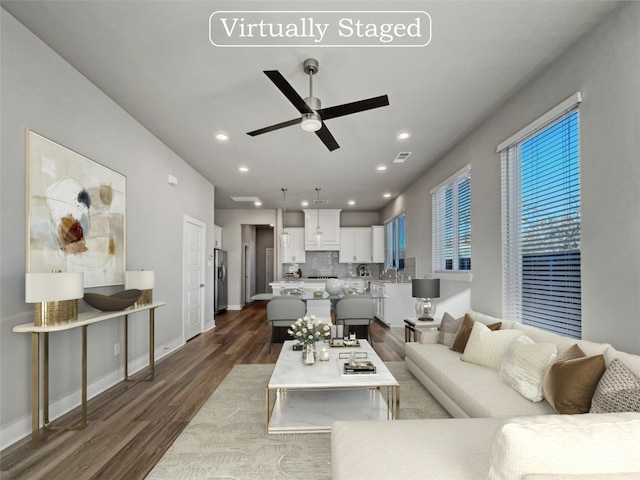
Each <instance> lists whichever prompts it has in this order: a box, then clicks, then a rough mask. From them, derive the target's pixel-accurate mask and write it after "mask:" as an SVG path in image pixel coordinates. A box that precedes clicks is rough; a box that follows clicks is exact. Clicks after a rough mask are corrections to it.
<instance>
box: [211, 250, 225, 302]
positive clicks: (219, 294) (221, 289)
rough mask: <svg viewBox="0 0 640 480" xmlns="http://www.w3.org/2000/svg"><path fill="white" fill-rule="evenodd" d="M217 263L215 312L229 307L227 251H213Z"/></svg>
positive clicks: (214, 295) (214, 296)
mask: <svg viewBox="0 0 640 480" xmlns="http://www.w3.org/2000/svg"><path fill="white" fill-rule="evenodd" d="M213 257H214V263H215V276H216V278H215V284H214V285H215V287H214V289H213V310H214V312H215V313H220V312H223V311H225V310H226V309H227V252H225V251H224V250H218V249H217V248H216V249H215V250H214V251H213Z"/></svg>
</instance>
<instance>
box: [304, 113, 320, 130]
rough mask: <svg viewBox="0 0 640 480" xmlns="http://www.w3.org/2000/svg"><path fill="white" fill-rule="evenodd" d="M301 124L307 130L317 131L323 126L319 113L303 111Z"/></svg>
mask: <svg viewBox="0 0 640 480" xmlns="http://www.w3.org/2000/svg"><path fill="white" fill-rule="evenodd" d="M300 126H301V127H302V129H303V130H304V131H305V132H317V131H318V130H320V129H321V128H322V119H321V118H320V115H318V114H317V113H315V112H314V113H303V114H302V122H301V123H300Z"/></svg>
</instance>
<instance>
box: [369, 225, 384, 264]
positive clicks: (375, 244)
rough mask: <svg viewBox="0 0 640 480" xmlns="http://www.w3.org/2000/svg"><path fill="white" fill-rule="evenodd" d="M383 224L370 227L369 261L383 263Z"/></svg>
mask: <svg viewBox="0 0 640 480" xmlns="http://www.w3.org/2000/svg"><path fill="white" fill-rule="evenodd" d="M384 261H385V258H384V225H374V226H372V227H371V263H384Z"/></svg>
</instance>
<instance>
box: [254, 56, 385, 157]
mask: <svg viewBox="0 0 640 480" xmlns="http://www.w3.org/2000/svg"><path fill="white" fill-rule="evenodd" d="M303 70H304V73H306V74H307V75H309V96H308V97H306V98H305V99H302V97H301V96H300V95H298V93H297V92H296V91H295V90H294V89H293V87H292V86H291V84H290V83H289V82H287V80H286V79H285V78H284V77H283V76H282V74H281V73H280V72H278V71H277V70H265V71H264V74H265V75H266V76H267V77H269V79H270V80H271V81H272V82H273V83H274V84H275V86H276V87H278V89H279V90H280V91H281V92H282V93H283V94H284V96H285V97H287V98H288V99H289V101H290V102H291V103H292V104H293V106H294V107H296V109H297V110H298V111H299V112H300V113H301V114H302V116H301V117H299V118H294V119H293V120H288V121H286V122H282V123H277V124H275V125H271V126H269V127H265V128H261V129H260V130H254V131H252V132H248V133H247V135H251V136H252V137H255V136H256V135H262V134H263V133H268V132H272V131H274V130H278V129H280V128H284V127H289V126H291V125H296V124H298V123H299V124H300V126H301V127H302V129H303V130H305V131H307V132H315V134H316V135H317V136H318V138H320V140H322V142H323V143H324V144H325V145H326V147H327V148H328V149H329V151H333V150H335V149H336V148H340V145H338V142H336V139H335V138H333V135H331V132H330V131H329V129H328V128H327V126H326V125H325V123H324V122H325V121H326V120H329V119H331V118H336V117H342V116H344V115H351V114H352V113H358V112H364V111H365V110H371V109H373V108H378V107H386V106H387V105H389V99H388V98H387V96H386V95H381V96H379V97H373V98H368V99H366V100H359V101H357V102H351V103H344V104H342V105H336V106H333V107H329V108H321V104H320V99H319V98H317V97H314V96H313V76H314V75H315V74H316V73H317V72H318V61H317V60H316V59H314V58H308V59H306V60H305V61H304V63H303Z"/></svg>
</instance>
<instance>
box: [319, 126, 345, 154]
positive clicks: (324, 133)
mask: <svg viewBox="0 0 640 480" xmlns="http://www.w3.org/2000/svg"><path fill="white" fill-rule="evenodd" d="M316 135H317V136H318V138H319V139H320V140H322V143H324V144H325V145H326V146H327V148H328V149H329V151H330V152H333V151H334V150H335V149H336V148H340V145H338V142H336V139H335V138H333V135H331V132H330V131H329V129H328V128H327V126H326V125H325V124H324V122H323V123H322V128H321V129H320V130H317V131H316Z"/></svg>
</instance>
